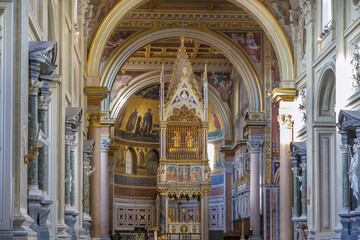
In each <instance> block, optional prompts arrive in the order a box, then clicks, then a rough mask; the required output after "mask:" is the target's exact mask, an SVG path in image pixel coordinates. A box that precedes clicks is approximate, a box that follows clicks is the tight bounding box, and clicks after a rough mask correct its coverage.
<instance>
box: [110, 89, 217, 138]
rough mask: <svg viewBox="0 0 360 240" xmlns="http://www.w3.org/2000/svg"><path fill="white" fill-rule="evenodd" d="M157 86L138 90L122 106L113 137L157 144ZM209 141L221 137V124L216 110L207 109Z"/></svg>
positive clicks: (211, 107)
mask: <svg viewBox="0 0 360 240" xmlns="http://www.w3.org/2000/svg"><path fill="white" fill-rule="evenodd" d="M158 98H159V84H155V85H152V86H149V87H146V88H144V89H142V90H139V91H138V92H136V93H135V94H134V95H132V96H131V97H130V98H129V99H128V100H127V101H126V103H125V104H124V106H123V107H122V109H121V110H120V112H119V115H118V119H117V120H116V122H115V130H114V133H115V136H116V137H118V138H122V139H126V140H131V141H140V142H159V124H160V123H159V99H158ZM208 116H209V134H208V139H209V140H215V139H219V138H222V137H223V124H222V120H221V118H220V115H219V113H218V112H217V110H216V108H215V107H214V106H212V105H211V103H210V107H209V113H208Z"/></svg>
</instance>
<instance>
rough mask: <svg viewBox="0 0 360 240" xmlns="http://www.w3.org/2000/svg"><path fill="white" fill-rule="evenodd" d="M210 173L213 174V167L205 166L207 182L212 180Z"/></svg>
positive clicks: (205, 179)
mask: <svg viewBox="0 0 360 240" xmlns="http://www.w3.org/2000/svg"><path fill="white" fill-rule="evenodd" d="M210 174H211V169H210V167H209V166H206V167H205V174H204V181H205V182H210Z"/></svg>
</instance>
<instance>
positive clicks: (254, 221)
mask: <svg viewBox="0 0 360 240" xmlns="http://www.w3.org/2000/svg"><path fill="white" fill-rule="evenodd" d="M263 144H264V141H263V140H250V141H248V145H249V152H250V226H251V227H252V228H253V239H261V235H260V226H261V221H260V220H261V219H260V161H262V159H261V158H262V154H261V153H262V146H263Z"/></svg>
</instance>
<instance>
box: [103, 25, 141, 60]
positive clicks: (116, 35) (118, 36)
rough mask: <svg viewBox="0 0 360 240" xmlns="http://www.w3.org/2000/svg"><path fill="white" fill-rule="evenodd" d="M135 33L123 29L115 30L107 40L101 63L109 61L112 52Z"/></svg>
mask: <svg viewBox="0 0 360 240" xmlns="http://www.w3.org/2000/svg"><path fill="white" fill-rule="evenodd" d="M135 32H136V31H128V30H123V29H116V30H115V31H114V32H113V33H112V34H111V36H110V38H109V39H108V41H107V43H106V46H105V49H104V51H103V54H102V56H101V62H105V61H106V60H108V59H109V57H110V55H111V54H112V53H113V52H114V50H115V49H116V48H117V47H118V46H119V45H120V44H121V43H122V42H124V41H125V39H126V38H128V37H130V35H132V34H134V33H135Z"/></svg>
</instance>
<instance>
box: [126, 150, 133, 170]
mask: <svg viewBox="0 0 360 240" xmlns="http://www.w3.org/2000/svg"><path fill="white" fill-rule="evenodd" d="M132 162H133V159H132V154H131V152H130V150H127V152H126V171H125V172H126V173H127V174H133V166H132Z"/></svg>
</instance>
